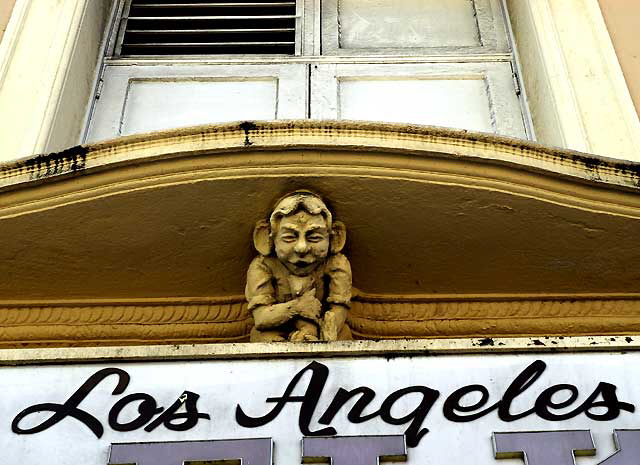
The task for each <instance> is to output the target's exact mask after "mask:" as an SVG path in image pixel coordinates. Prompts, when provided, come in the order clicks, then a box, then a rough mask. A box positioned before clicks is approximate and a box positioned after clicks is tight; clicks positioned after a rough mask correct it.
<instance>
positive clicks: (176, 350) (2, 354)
mask: <svg viewBox="0 0 640 465" xmlns="http://www.w3.org/2000/svg"><path fill="white" fill-rule="evenodd" d="M629 350H640V338H638V337H629V336H626V337H622V336H620V337H603V336H589V337H544V338H481V339H433V340H413V341H342V342H329V343H327V342H324V343H322V342H318V343H243V344H213V345H204V344H192V345H166V346H145V347H92V348H65V349H16V350H0V365H4V366H9V365H33V364H53V363H107V362H109V363H121V362H141V361H148V362H151V361H162V362H167V361H180V360H247V359H260V358H269V359H273V358H302V357H370V356H384V357H394V356H398V357H403V356H404V357H411V356H415V355H459V354H509V353H555V352H597V351H607V352H618V351H629Z"/></svg>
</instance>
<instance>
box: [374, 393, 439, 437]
mask: <svg viewBox="0 0 640 465" xmlns="http://www.w3.org/2000/svg"><path fill="white" fill-rule="evenodd" d="M414 392H417V393H420V394H422V401H421V402H420V404H419V405H418V406H417V407H416V408H415V409H414V410H412V411H411V412H409V413H408V414H406V415H405V416H403V417H399V418H395V417H393V416H392V415H391V408H392V407H393V404H395V403H396V401H398V400H399V399H400V398H401V397H402V396H405V395H407V394H411V393H414ZM439 395H440V393H439V392H438V391H436V390H434V389H430V388H428V387H426V386H410V387H406V388H404V389H399V390H397V391H395V392H393V393H391V394H390V395H389V397H387V398H386V399H385V400H384V402H383V403H382V406H381V407H380V418H382V420H383V421H384V422H386V423H389V424H391V425H403V424H405V423H407V422H409V421H411V424H410V425H409V428H407V430H406V431H405V436H406V438H407V446H409V447H416V446H417V445H418V443H419V442H420V439H422V437H423V436H424V435H425V434H427V433H428V432H429V430H428V429H427V428H422V429H420V427H421V426H422V422H423V421H424V419H425V418H426V417H427V414H428V413H429V410H431V407H432V406H433V403H434V402H435V401H436V399H437V398H438V396H439Z"/></svg>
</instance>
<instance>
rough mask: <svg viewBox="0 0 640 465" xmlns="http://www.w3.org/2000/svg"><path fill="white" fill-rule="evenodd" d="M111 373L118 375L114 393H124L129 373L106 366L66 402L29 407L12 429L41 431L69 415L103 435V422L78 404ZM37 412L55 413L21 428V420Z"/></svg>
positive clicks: (96, 433) (12, 425)
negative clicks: (30, 426)
mask: <svg viewBox="0 0 640 465" xmlns="http://www.w3.org/2000/svg"><path fill="white" fill-rule="evenodd" d="M110 375H117V376H118V384H117V385H116V387H115V388H114V389H113V392H112V394H113V395H116V394H122V393H123V392H124V390H125V389H126V388H127V386H128V385H129V379H130V377H129V374H128V373H127V372H126V371H124V370H121V369H119V368H104V369H102V370H100V371H98V372H96V373H95V374H93V375H92V376H91V377H90V378H89V379H88V380H86V381H85V382H84V384H83V385H82V386H80V388H78V390H77V391H76V392H74V393H73V394H72V395H71V397H69V399H67V401H66V402H65V403H64V404H54V403H44V404H37V405H32V406H31V407H27V408H26V409H24V410H23V411H22V412H20V413H19V414H18V415H16V417H15V418H14V419H13V422H12V423H11V430H12V431H13V432H14V433H16V434H34V433H39V432H40V431H44V430H46V429H48V428H50V427H52V426H53V425H55V424H57V423H58V422H59V421H61V420H62V419H64V418H66V417H68V416H69V417H73V418H75V419H76V420H78V421H80V422H82V423H83V424H85V425H86V426H87V427H88V428H89V429H90V430H91V431H92V432H93V434H95V435H96V437H98V438H100V437H102V434H103V433H104V428H103V427H102V424H101V423H100V422H99V421H98V420H97V419H96V418H95V417H94V416H93V415H91V414H89V413H87V412H85V411H84V410H81V409H80V408H78V406H79V405H80V403H81V402H82V401H83V400H84V399H85V397H87V395H89V393H90V392H91V391H92V390H93V388H95V387H96V386H97V385H98V384H100V382H101V381H102V380H103V379H105V378H106V377H107V376H110ZM36 412H53V415H51V416H50V417H49V418H48V419H46V420H45V421H43V422H42V423H40V424H39V425H36V426H34V427H32V428H24V429H23V428H21V427H20V422H21V421H22V420H23V419H24V418H26V417H27V416H29V415H31V414H32V413H36Z"/></svg>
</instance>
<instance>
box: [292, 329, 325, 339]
mask: <svg viewBox="0 0 640 465" xmlns="http://www.w3.org/2000/svg"><path fill="white" fill-rule="evenodd" d="M317 340H318V338H317V337H316V336H314V335H313V334H309V333H306V332H304V331H300V330H298V331H294V332H292V333H291V334H290V335H289V341H291V342H313V341H317Z"/></svg>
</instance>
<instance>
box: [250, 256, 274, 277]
mask: <svg viewBox="0 0 640 465" xmlns="http://www.w3.org/2000/svg"><path fill="white" fill-rule="evenodd" d="M277 262H278V260H277V259H276V258H274V257H265V256H264V255H258V256H257V257H255V258H254V259H253V260H251V264H250V265H249V271H259V272H263V273H273V272H274V270H275V269H276V268H277Z"/></svg>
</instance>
